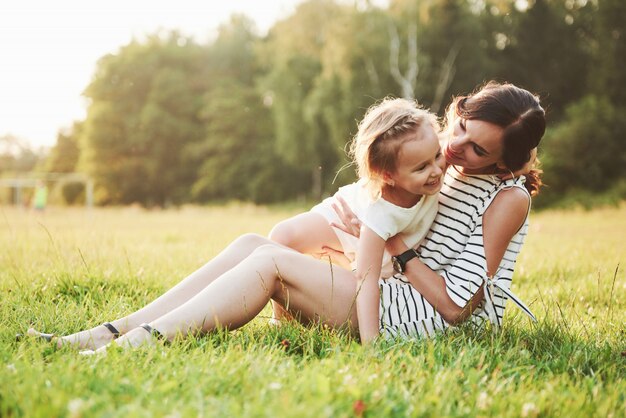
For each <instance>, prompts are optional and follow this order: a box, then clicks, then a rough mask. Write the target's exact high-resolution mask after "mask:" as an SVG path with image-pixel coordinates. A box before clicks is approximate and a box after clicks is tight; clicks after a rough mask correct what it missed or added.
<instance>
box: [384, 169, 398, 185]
mask: <svg viewBox="0 0 626 418" xmlns="http://www.w3.org/2000/svg"><path fill="white" fill-rule="evenodd" d="M382 178H383V181H384V182H385V184H387V185H388V186H391V187H393V186H395V185H396V182H395V180H394V179H393V175H392V174H391V173H390V172H389V171H383V173H382Z"/></svg>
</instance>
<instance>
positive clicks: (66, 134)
mask: <svg viewBox="0 0 626 418" xmlns="http://www.w3.org/2000/svg"><path fill="white" fill-rule="evenodd" d="M81 130H82V122H74V124H73V126H72V128H70V129H67V130H62V131H59V133H58V134H57V142H56V144H55V145H54V146H53V147H52V149H51V150H50V153H49V154H48V158H47V159H46V163H45V171H46V172H49V173H72V172H74V171H76V168H77V164H78V160H79V157H80V148H79V138H80V135H81Z"/></svg>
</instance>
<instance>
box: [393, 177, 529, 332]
mask: <svg viewBox="0 0 626 418" xmlns="http://www.w3.org/2000/svg"><path fill="white" fill-rule="evenodd" d="M529 203H530V200H529V197H528V195H527V194H526V193H525V192H524V191H522V190H520V189H518V188H512V189H509V190H502V191H501V192H499V193H498V195H497V196H496V197H495V198H494V200H493V202H491V205H490V206H489V208H487V210H486V211H485V214H484V215H483V243H484V250H485V258H486V261H487V272H488V274H489V275H490V276H491V275H493V274H495V272H496V271H497V269H498V266H499V265H500V262H501V261H502V257H503V256H504V253H505V251H506V249H507V247H508V245H509V242H510V241H511V239H512V238H513V236H514V235H515V234H516V233H517V231H518V230H519V228H520V227H521V226H522V224H523V223H524V220H525V219H526V214H527V212H528V205H529ZM387 249H388V251H389V252H390V253H391V254H401V253H402V252H404V251H406V250H407V249H408V247H407V246H406V244H404V242H402V240H401V239H399V238H398V237H393V238H391V239H389V240H388V241H387ZM405 275H406V277H407V279H408V280H409V282H410V283H411V284H412V285H413V287H415V289H417V291H418V292H420V293H421V294H422V296H424V297H425V298H426V300H427V301H428V302H429V303H430V304H431V305H433V306H434V307H435V309H437V311H438V312H439V314H441V316H442V317H443V319H445V320H446V322H448V323H450V324H453V325H454V324H458V323H460V322H463V321H464V320H465V319H467V317H469V316H470V315H471V314H472V312H473V311H474V309H476V307H477V306H478V305H479V304H480V302H481V301H482V299H483V296H484V295H483V288H482V287H481V288H480V289H479V290H478V291H477V292H476V293H475V294H474V296H473V297H472V298H471V299H470V300H469V301H468V303H467V304H466V305H465V306H458V305H457V304H456V303H455V302H454V301H453V300H452V299H451V298H450V296H448V292H447V290H446V283H445V280H444V278H443V277H441V276H440V275H439V274H437V273H435V272H434V271H432V270H431V269H430V268H429V267H428V266H426V265H425V264H424V263H422V262H421V261H420V260H419V259H418V258H414V259H412V260H410V261H409V262H408V263H407V264H406V271H405Z"/></svg>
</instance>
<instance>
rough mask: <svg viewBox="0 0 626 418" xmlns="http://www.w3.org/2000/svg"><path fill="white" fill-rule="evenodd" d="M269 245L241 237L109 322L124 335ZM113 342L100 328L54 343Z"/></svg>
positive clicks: (92, 345) (256, 237)
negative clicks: (161, 291) (151, 298)
mask: <svg viewBox="0 0 626 418" xmlns="http://www.w3.org/2000/svg"><path fill="white" fill-rule="evenodd" d="M268 243H271V241H269V240H268V239H267V238H265V237H262V236H260V235H256V234H245V235H242V236H241V237H239V238H237V239H236V240H235V241H233V242H232V243H231V244H230V245H229V246H228V247H226V248H225V249H224V250H223V251H222V252H221V253H220V254H218V255H217V256H216V257H215V258H213V259H212V260H210V261H209V262H208V263H206V264H205V265H204V266H202V267H200V268H199V269H198V270H196V271H195V272H193V273H192V274H190V275H189V276H187V277H186V278H185V279H183V280H182V281H181V282H179V283H178V284H177V285H176V286H174V287H172V288H171V289H170V290H168V291H167V292H165V293H164V294H163V295H161V296H160V297H158V298H157V299H155V300H154V301H152V302H151V303H149V304H148V305H146V306H145V307H143V308H141V309H139V310H138V311H136V312H133V313H131V314H130V315H127V316H125V317H123V318H120V319H116V320H114V321H111V324H112V325H113V326H114V327H115V328H117V330H118V331H120V333H121V334H124V333H126V332H127V331H129V330H131V329H133V328H136V327H137V326H139V325H140V324H142V323H144V322H150V321H152V320H154V319H156V318H159V317H161V316H163V315H165V314H166V313H167V312H169V311H171V310H173V309H175V308H177V307H178V306H180V305H182V304H183V303H185V302H186V301H188V300H189V299H191V298H192V297H193V296H195V295H196V294H198V293H199V292H200V291H201V290H202V289H204V288H205V287H206V286H207V285H209V284H210V283H211V282H213V281H214V280H215V279H216V278H217V277H219V276H220V275H222V274H223V273H224V272H226V271H228V270H230V269H231V268H233V267H234V266H236V265H237V264H238V263H239V262H241V260H243V259H245V258H246V257H247V256H249V255H250V254H251V253H252V252H253V251H254V250H255V249H256V248H258V247H260V246H262V245H266V244H268ZM28 334H30V335H38V334H39V332H38V331H36V330H34V329H32V328H31V329H29V330H28ZM112 339H113V334H112V333H111V331H109V330H108V329H107V328H106V327H104V326H102V325H100V326H97V327H94V328H91V329H88V330H85V331H81V332H78V333H76V334H71V335H67V336H64V337H61V338H59V339H58V340H57V344H58V345H59V346H61V345H63V344H68V343H69V344H71V345H74V346H76V347H78V348H91V349H95V348H98V347H101V346H103V345H105V344H107V343H109V342H110V341H111V340H112Z"/></svg>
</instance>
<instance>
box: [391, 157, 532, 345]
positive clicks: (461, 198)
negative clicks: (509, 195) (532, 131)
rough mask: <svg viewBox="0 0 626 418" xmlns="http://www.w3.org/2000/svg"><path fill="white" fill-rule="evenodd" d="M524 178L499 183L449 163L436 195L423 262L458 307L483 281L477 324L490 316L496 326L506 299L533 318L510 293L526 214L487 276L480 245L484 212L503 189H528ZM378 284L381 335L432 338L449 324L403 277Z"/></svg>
mask: <svg viewBox="0 0 626 418" xmlns="http://www.w3.org/2000/svg"><path fill="white" fill-rule="evenodd" d="M524 180H525V179H524V177H519V178H516V179H510V180H505V181H502V180H500V179H499V178H498V177H496V176H492V175H471V176H470V175H463V174H461V173H459V172H458V171H457V170H455V168H454V167H450V168H449V169H448V170H447V173H446V176H445V179H444V185H443V187H442V190H441V192H440V196H439V212H438V213H437V217H436V218H435V221H434V222H433V224H432V226H431V228H430V231H429V232H428V234H427V235H426V238H425V239H424V240H423V241H422V243H421V245H420V246H419V248H418V252H419V254H420V259H421V260H422V262H423V263H424V264H426V265H427V266H428V267H430V269H432V270H433V271H435V272H436V273H437V274H439V275H440V276H442V277H443V278H444V280H445V283H446V290H447V292H448V295H449V296H450V298H451V299H452V300H453V301H454V302H455V303H456V304H457V305H459V306H461V307H463V306H465V305H466V304H467V302H468V301H469V300H470V298H471V297H472V296H473V295H474V293H475V292H476V291H477V290H479V288H480V287H481V286H482V285H483V284H485V299H484V300H483V301H482V303H481V305H480V306H479V307H478V308H477V309H476V310H475V311H474V312H473V314H472V317H471V319H472V321H473V322H475V323H482V322H484V321H485V320H489V321H491V322H492V324H493V325H494V327H495V328H496V329H498V328H499V326H500V324H501V321H502V316H503V314H504V307H505V304H506V301H507V300H508V299H512V300H513V301H514V302H515V304H517V305H518V306H519V307H520V308H521V309H523V310H524V311H525V312H526V313H527V314H529V316H531V318H532V319H534V316H532V313H531V312H530V311H529V310H528V308H527V307H526V306H525V305H524V304H523V303H522V302H521V301H520V300H519V299H518V298H517V297H516V296H515V295H514V294H513V293H511V291H510V288H511V281H512V277H513V269H514V267H515V260H516V259H517V255H518V254H519V252H520V250H521V248H522V244H523V242H524V237H525V236H526V232H527V230H528V214H527V216H526V219H525V220H524V224H523V226H522V227H521V228H520V229H519V231H517V233H516V234H515V236H514V237H513V238H512V239H511V242H510V243H509V245H508V247H507V249H506V252H505V254H504V257H503V258H502V261H501V263H500V266H499V267H498V270H497V271H496V272H495V274H494V275H493V277H491V278H490V277H488V276H487V263H486V259H485V249H484V244H483V229H482V223H483V214H484V213H485V211H486V210H487V208H488V207H489V205H490V204H491V202H492V201H493V199H494V198H495V197H496V195H497V194H498V193H499V192H500V191H501V190H506V189H509V188H512V187H518V188H520V189H521V190H524V192H526V193H528V192H527V191H526V189H525V188H524ZM529 209H530V208H529ZM379 287H380V309H379V319H380V331H381V333H382V334H383V335H384V336H386V337H388V338H396V337H407V336H432V335H434V334H435V333H436V332H437V331H443V330H445V329H446V328H448V327H449V326H450V325H449V324H447V323H446V322H445V321H444V319H443V318H442V317H441V315H439V313H438V312H437V311H436V310H435V309H434V307H433V306H432V305H431V304H430V303H428V301H427V300H426V299H424V297H423V296H422V295H421V294H420V293H419V292H418V291H417V290H415V288H414V287H413V286H411V285H410V284H409V282H408V280H407V278H406V277H404V276H403V275H395V276H393V277H392V278H389V279H387V280H383V279H381V280H379Z"/></svg>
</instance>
